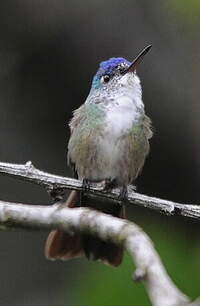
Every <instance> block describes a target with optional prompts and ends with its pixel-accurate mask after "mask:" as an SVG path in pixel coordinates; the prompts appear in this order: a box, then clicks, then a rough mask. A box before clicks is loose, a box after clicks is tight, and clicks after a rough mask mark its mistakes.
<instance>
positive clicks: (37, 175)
mask: <svg viewBox="0 0 200 306" xmlns="http://www.w3.org/2000/svg"><path fill="white" fill-rule="evenodd" d="M0 173H2V174H5V175H9V176H12V177H16V178H18V179H21V180H24V181H27V182H31V183H34V184H37V185H40V186H42V187H45V188H46V189H47V190H48V191H50V192H54V191H55V192H56V190H66V189H74V190H81V189H82V182H81V181H79V180H76V179H72V178H68V177H62V176H58V175H53V174H50V173H47V172H43V171H41V170H38V169H37V168H35V167H34V166H33V164H32V163H31V162H27V163H26V164H25V165H20V164H11V163H2V162H0ZM128 189H129V193H128V203H129V204H135V205H138V206H142V207H145V208H149V209H153V210H155V211H158V212H159V213H162V214H165V215H168V216H175V215H176V216H177V215H179V216H184V217H189V218H193V219H196V220H200V205H191V204H179V203H176V202H172V201H168V200H163V199H159V198H155V197H150V196H146V195H143V194H139V193H136V192H135V191H134V190H133V187H131V186H129V188H128ZM87 196H88V198H90V199H91V200H92V201H95V200H97V199H98V198H99V197H101V198H104V199H105V200H106V201H112V202H119V199H118V196H119V190H117V189H115V190H113V191H112V192H107V191H104V190H103V186H102V184H92V186H91V188H90V191H89V192H88V194H87Z"/></svg>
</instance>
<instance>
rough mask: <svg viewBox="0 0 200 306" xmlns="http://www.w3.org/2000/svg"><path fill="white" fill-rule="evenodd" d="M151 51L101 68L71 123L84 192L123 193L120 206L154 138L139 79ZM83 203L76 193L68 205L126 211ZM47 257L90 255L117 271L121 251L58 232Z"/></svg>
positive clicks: (72, 155) (72, 150)
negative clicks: (95, 185) (98, 188)
mask: <svg viewBox="0 0 200 306" xmlns="http://www.w3.org/2000/svg"><path fill="white" fill-rule="evenodd" d="M150 48H151V45H149V46H147V47H145V48H144V49H143V50H142V51H141V52H140V53H139V55H138V56H137V57H136V58H135V59H134V60H133V61H132V62H129V61H128V60H126V59H124V58H122V57H116V58H110V59H108V60H106V61H103V62H101V63H100V65H99V68H98V70H97V72H96V74H95V75H94V77H93V80H92V85H91V89H90V92H89V95H88V97H87V98H86V101H85V103H84V104H82V105H81V106H80V107H79V108H78V109H76V110H75V111H74V113H73V117H72V119H71V121H70V123H69V127H70V131H71V136H70V139H69V143H68V164H69V165H70V166H71V167H72V169H73V170H74V173H75V176H76V177H77V178H78V179H80V180H82V181H83V190H88V189H89V187H90V184H91V183H92V182H104V183H105V189H107V190H108V189H112V188H120V195H119V198H120V201H121V203H122V204H123V203H124V202H125V200H126V198H127V186H128V185H129V184H133V183H134V182H135V180H136V178H137V176H138V174H139V173H140V171H141V170H142V168H143V165H144V162H145V159H146V157H147V155H148V153H149V139H150V138H151V137H152V135H153V133H152V128H151V120H150V119H149V117H147V115H146V114H145V110H144V104H143V101H142V88H141V83H140V79H139V77H138V75H137V74H136V68H137V67H138V65H139V64H140V62H141V61H142V60H143V58H144V56H145V55H146V54H147V53H148V51H149V50H150ZM83 192H84V191H83ZM81 199H82V200H81V201H80V197H79V194H78V192H77V191H72V192H71V194H70V196H69V198H68V200H67V202H66V205H67V206H68V207H71V208H73V207H78V206H88V207H90V208H91V209H96V210H100V211H102V212H104V213H107V214H111V215H113V216H115V217H119V218H125V212H124V205H120V204H119V205H117V204H116V203H115V204H113V205H111V204H110V203H109V204H107V205H106V203H95V204H94V203H93V204H87V203H84V196H83V197H81ZM45 254H46V257H47V258H50V259H70V258H73V257H79V256H82V255H86V257H87V258H88V259H94V260H102V261H103V262H104V263H107V264H110V265H113V266H118V265H119V264H120V263H121V262H122V258H123V248H122V247H120V246H117V245H115V244H114V243H111V242H109V241H106V242H105V241H102V240H101V239H100V238H96V237H93V236H90V235H89V234H74V235H73V236H72V235H69V234H67V233H63V232H62V231H59V230H55V231H52V232H51V233H50V234H49V236H48V238H47V242H46V247H45Z"/></svg>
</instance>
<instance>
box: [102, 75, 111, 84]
mask: <svg viewBox="0 0 200 306" xmlns="http://www.w3.org/2000/svg"><path fill="white" fill-rule="evenodd" d="M102 81H103V82H104V83H108V82H109V81H110V76H109V75H108V74H106V75H103V76H102Z"/></svg>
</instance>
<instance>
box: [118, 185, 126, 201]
mask: <svg viewBox="0 0 200 306" xmlns="http://www.w3.org/2000/svg"><path fill="white" fill-rule="evenodd" d="M118 199H119V200H120V201H121V203H122V205H124V204H126V202H127V201H128V189H127V186H122V187H121V188H120V194H119V198H118Z"/></svg>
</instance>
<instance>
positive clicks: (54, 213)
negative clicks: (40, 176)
mask: <svg viewBox="0 0 200 306" xmlns="http://www.w3.org/2000/svg"><path fill="white" fill-rule="evenodd" d="M0 226H1V227H2V228H3V227H6V229H9V228H10V229H13V228H26V229H40V230H43V229H49V230H50V229H55V228H57V229H60V230H62V231H65V232H66V233H69V234H71V235H73V234H74V233H75V232H82V233H90V234H92V235H95V236H98V237H100V238H101V239H103V240H109V241H112V242H114V243H116V244H118V245H123V246H124V248H125V249H126V250H127V252H128V253H129V254H130V255H131V257H132V258H133V260H134V262H135V265H136V271H135V273H134V279H135V280H143V282H144V284H145V286H146V289H147V292H148V295H149V298H150V300H151V302H152V305H154V306H175V305H176V306H178V305H179V306H181V305H182V306H183V305H185V306H189V305H191V306H192V305H193V306H199V305H200V301H196V302H193V303H192V304H190V302H189V298H188V297H187V296H185V295H184V294H183V293H181V292H180V290H179V289H178V288H177V287H176V286H175V284H174V283H173V282H172V280H171V279H170V278H169V276H168V274H167V272H166V270H165V268H164V266H163V265H162V262H161V260H160V257H159V255H158V254H157V252H156V251H155V249H154V247H153V243H152V241H151V240H150V238H149V237H148V236H147V235H146V234H145V233H144V232H143V231H142V229H141V228H140V227H139V226H137V225H136V224H134V223H132V222H129V221H126V220H122V219H119V218H115V217H112V216H109V215H106V214H103V213H100V212H97V211H94V210H91V209H88V208H73V209H71V208H66V207H63V206H59V205H52V206H33V205H25V204H18V203H7V202H3V201H0Z"/></svg>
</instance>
